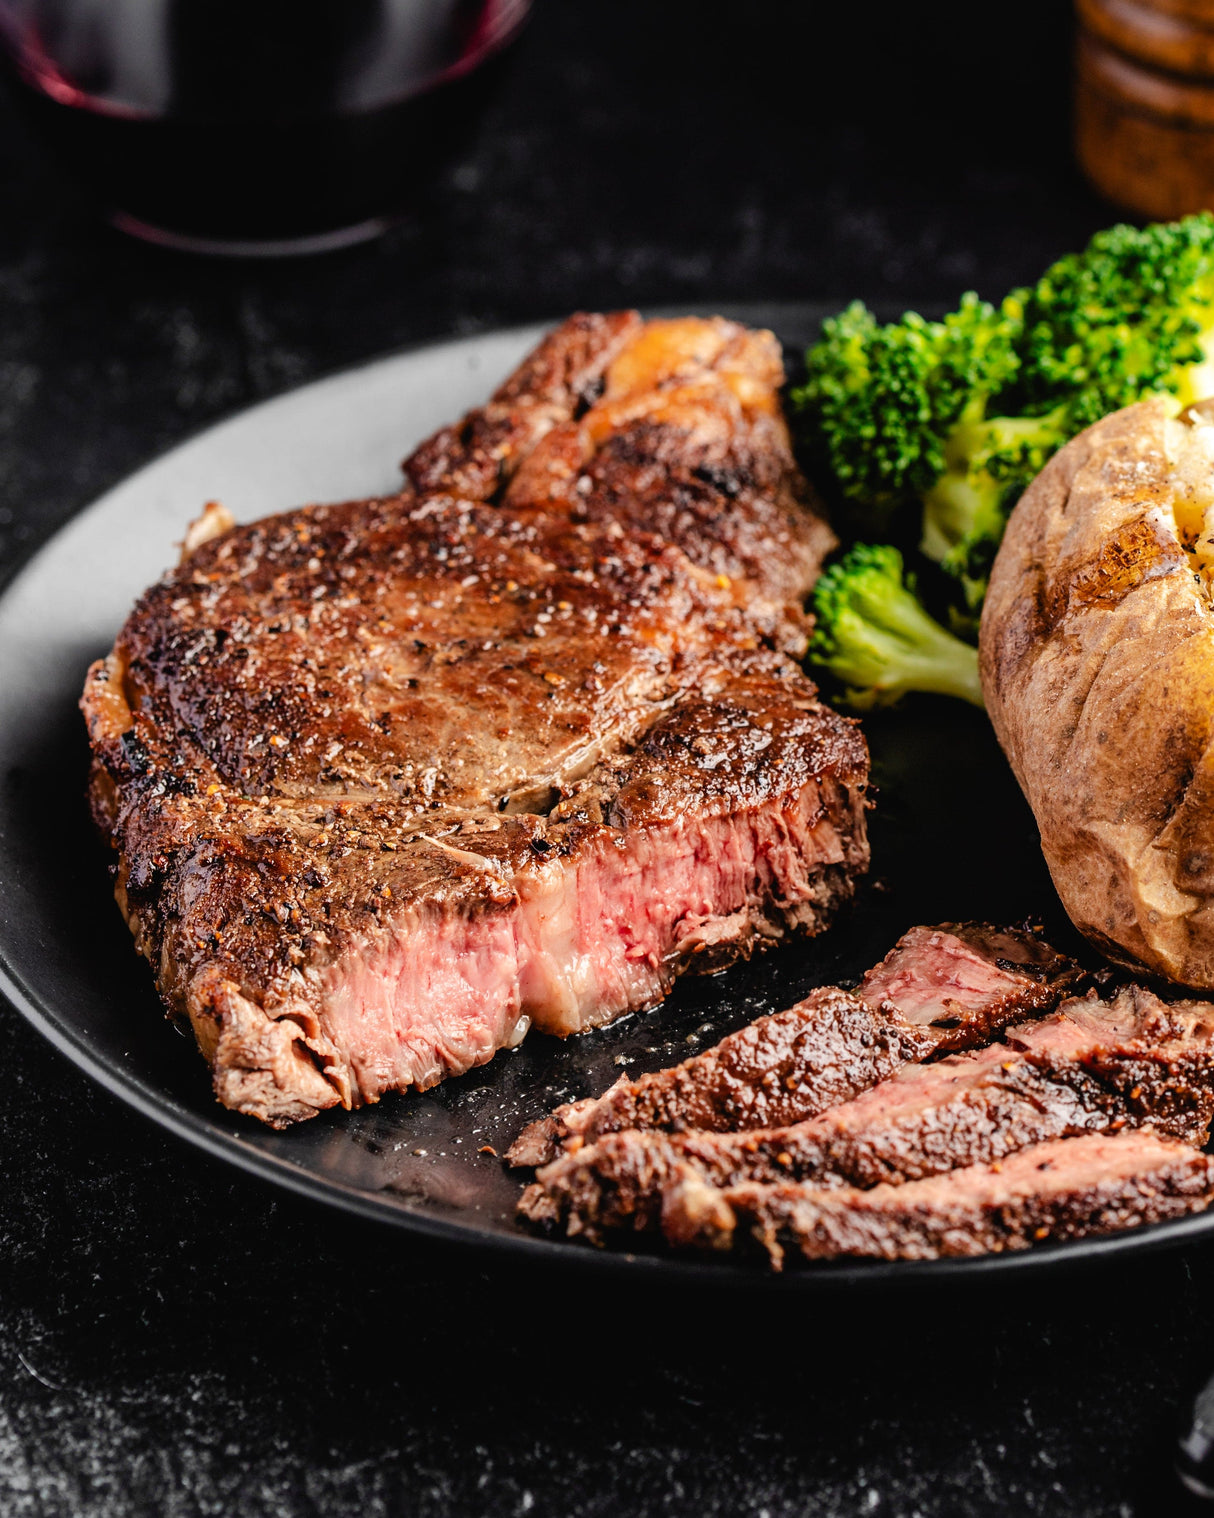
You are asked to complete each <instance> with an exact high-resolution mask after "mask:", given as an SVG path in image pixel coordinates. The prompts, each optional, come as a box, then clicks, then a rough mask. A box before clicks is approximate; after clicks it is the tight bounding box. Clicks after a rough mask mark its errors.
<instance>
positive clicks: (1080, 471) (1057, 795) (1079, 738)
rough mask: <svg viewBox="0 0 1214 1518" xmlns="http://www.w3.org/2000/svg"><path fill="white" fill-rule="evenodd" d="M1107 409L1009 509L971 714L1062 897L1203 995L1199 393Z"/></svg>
mask: <svg viewBox="0 0 1214 1518" xmlns="http://www.w3.org/2000/svg"><path fill="white" fill-rule="evenodd" d="M1172 409H1173V408H1170V407H1169V405H1168V404H1167V403H1166V402H1165V401H1163V400H1148V401H1142V402H1139V403H1138V404H1137V405H1134V406H1129V407H1127V408H1126V409H1125V410H1124V411H1118V412H1115V413H1114V414H1113V415H1111V416H1108V417H1105V418H1104V420H1103V421H1100V422H1098V423H1096V425H1095V426H1093V427H1089V428H1088V429H1087V431H1086V432H1083V433H1081V434H1080V435H1079V436H1078V437H1076V438H1074V439H1073V440H1072V441H1071V442H1070V443H1068V444H1067V445H1066V447H1065V448H1063V449H1062V450H1061V451H1060V452H1059V453H1058V454H1056V455H1055V457H1054V458H1053V459H1052V460H1051V462H1050V463H1049V464H1048V465H1047V466H1046V468H1045V469H1044V470H1042V472H1041V474H1040V475H1038V477H1037V478H1036V480H1034V482H1033V483H1032V485H1030V487H1029V489H1028V490H1027V491H1026V493H1025V494H1024V496H1023V497H1022V499H1021V500H1020V502H1019V503H1018V505H1017V506H1016V508H1015V510H1014V511H1013V512H1012V515H1011V520H1010V522H1009V524H1008V529H1007V533H1006V536H1005V537H1004V539H1003V543H1002V546H1001V547H1000V550H999V553H998V556H997V558H996V560H995V565H994V569H993V571H992V574H991V580H990V589H989V592H988V594H987V598H986V604H985V607H984V609H983V614H982V625H981V635H980V640H979V642H980V648H979V652H980V661H981V674H982V687H983V693H984V696H985V699H986V704H987V709H988V711H989V712H990V716H991V720H992V722H993V723H994V726H995V731H996V732H997V733H998V735H999V741H1000V743H1001V744H1002V745H1003V749H1004V752H1005V753H1006V754H1007V757H1008V759H1009V760H1010V762H1011V765H1012V768H1013V770H1014V771H1015V773H1016V777H1017V779H1018V780H1019V782H1020V785H1021V788H1022V789H1023V791H1024V794H1025V796H1026V797H1027V798H1028V801H1029V804H1030V806H1031V807H1032V809H1033V812H1034V815H1035V817H1036V819H1037V826H1038V828H1039V830H1040V833H1041V846H1042V849H1043V851H1044V853H1045V858H1046V861H1047V863H1048V864H1049V868H1050V873H1051V875H1052V876H1053V879H1054V884H1055V886H1056V887H1057V890H1058V894H1059V896H1060V897H1061V898H1062V902H1063V905H1064V906H1065V907H1066V910H1067V912H1068V913H1069V914H1070V916H1071V918H1072V920H1073V921H1074V923H1075V925H1076V926H1077V927H1078V928H1080V929H1081V930H1082V931H1083V932H1084V933H1085V934H1086V935H1087V936H1088V937H1089V938H1090V939H1091V940H1092V941H1093V942H1094V943H1096V944H1097V945H1098V946H1099V947H1100V948H1101V950H1103V952H1104V953H1105V954H1106V955H1108V957H1109V958H1110V959H1113V960H1115V961H1117V962H1119V963H1121V964H1124V965H1127V966H1130V967H1132V968H1134V969H1135V970H1142V969H1143V968H1145V969H1146V970H1148V971H1150V972H1153V973H1155V974H1158V975H1162V976H1166V977H1168V978H1169V979H1171V980H1174V981H1178V982H1180V983H1182V984H1184V985H1186V986H1194V987H1201V988H1204V989H1207V990H1208V989H1214V402H1203V403H1200V404H1198V405H1197V406H1193V407H1190V408H1189V409H1188V410H1187V411H1186V412H1184V413H1182V414H1181V415H1180V416H1179V417H1175V416H1173V415H1172Z"/></svg>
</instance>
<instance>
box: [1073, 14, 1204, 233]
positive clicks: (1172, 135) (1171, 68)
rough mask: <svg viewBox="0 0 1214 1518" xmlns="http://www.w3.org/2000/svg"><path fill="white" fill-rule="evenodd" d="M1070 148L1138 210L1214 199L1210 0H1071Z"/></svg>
mask: <svg viewBox="0 0 1214 1518" xmlns="http://www.w3.org/2000/svg"><path fill="white" fill-rule="evenodd" d="M1075 8H1076V13H1077V19H1078V23H1079V24H1078V36H1077V43H1076V60H1075V149H1076V153H1077V156H1078V158H1079V163H1080V166H1081V168H1082V169H1083V171H1084V173H1085V174H1086V175H1087V176H1088V178H1089V179H1090V180H1091V181H1092V183H1093V184H1094V185H1095V187H1096V188H1097V189H1098V190H1099V191H1100V192H1101V193H1102V194H1103V195H1106V196H1107V197H1108V198H1109V199H1110V200H1112V201H1114V202H1116V204H1118V205H1119V206H1122V207H1124V208H1125V209H1126V210H1128V211H1132V212H1135V213H1137V214H1138V215H1139V216H1144V217H1153V218H1160V219H1168V220H1170V219H1171V218H1173V217H1177V216H1185V215H1188V214H1189V213H1190V212H1192V211H1201V210H1205V209H1214V0H1075Z"/></svg>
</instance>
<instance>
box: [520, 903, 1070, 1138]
mask: <svg viewBox="0 0 1214 1518" xmlns="http://www.w3.org/2000/svg"><path fill="white" fill-rule="evenodd" d="M1012 956H1015V957H1014V959H1013V957H1012ZM1083 975H1084V972H1083V971H1082V969H1081V968H1080V966H1079V965H1077V964H1076V963H1075V962H1074V961H1073V960H1070V959H1067V958H1066V956H1065V955H1062V954H1059V953H1057V951H1056V950H1054V949H1052V948H1051V947H1050V946H1049V945H1048V944H1047V943H1045V942H1044V941H1043V940H1042V939H1040V938H1039V937H1037V936H1036V935H1034V934H1033V933H1031V932H1029V931H1027V930H1025V929H1021V928H999V927H995V926H992V925H991V924H988V923H945V924H941V925H940V926H937V927H919V928H912V929H910V931H909V932H907V933H904V934H903V936H902V937H901V938H900V939H899V940H898V943H897V945H896V946H895V947H894V949H893V950H891V952H890V953H889V954H887V955H886V957H885V958H884V959H883V960H882V961H881V963H880V964H879V965H876V966H874V967H873V969H871V970H870V971H869V972H868V974H867V975H866V976H865V977H864V980H863V982H862V983H861V985H860V987H859V989H858V991H857V992H856V997H858V998H861V999H863V1001H864V1002H865V1004H866V1005H868V1006H870V1007H872V1008H874V1009H877V1010H879V1013H880V1017H881V1019H882V1021H881V1024H880V1025H881V1027H882V1028H884V1029H886V1030H888V1029H890V1028H893V1027H895V1026H896V1027H898V1028H899V1030H900V1032H899V1034H898V1037H899V1038H900V1040H901V1047H902V1049H903V1051H904V1052H903V1053H902V1055H901V1058H900V1060H895V1061H893V1062H891V1063H890V1064H889V1065H888V1066H887V1067H885V1068H883V1069H880V1070H876V1071H875V1073H873V1074H872V1078H871V1079H866V1078H865V1075H866V1069H867V1067H866V1066H865V1065H864V1063H863V1061H860V1062H859V1063H858V1064H855V1065H854V1068H855V1070H856V1077H857V1083H856V1084H855V1085H853V1086H852V1088H851V1089H850V1090H845V1089H840V1092H839V1094H838V1095H836V1096H834V1097H833V1098H831V1099H830V1100H826V1099H825V1097H826V1094H827V1093H828V1092H829V1091H830V1089H831V1087H830V1085H829V1076H828V1074H827V1073H826V1072H825V1070H824V1066H825V1064H826V1062H827V1061H828V1060H829V1059H835V1060H849V1059H853V1058H854V1050H855V1047H856V1044H855V1042H854V1040H856V1039H863V1038H867V1037H868V1036H869V1030H868V1028H866V1027H865V1026H864V1019H863V1018H862V1017H857V1016H856V1015H855V1014H853V1023H852V1027H851V1028H850V1029H849V1033H850V1036H851V1037H852V1039H853V1042H852V1043H851V1044H848V1043H847V1042H846V1040H844V1042H842V1043H840V1044H839V1045H838V1046H837V1047H833V1046H832V1048H830V1049H827V1048H826V1047H817V1046H816V1045H815V1042H814V1039H813V1038H812V1037H810V1036H809V1031H808V1030H809V1029H810V1028H811V1027H815V1026H816V1025H817V1022H818V1020H819V1019H820V1016H821V1014H820V1013H819V1011H818V1010H817V1008H816V1005H815V1004H814V1000H813V997H811V998H809V999H808V1000H807V1001H806V1002H804V1003H801V1004H799V1005H798V1006H796V1007H793V1008H791V1009H789V1010H788V1011H785V1012H779V1013H775V1014H774V1015H773V1016H771V1017H768V1018H760V1019H759V1020H758V1021H757V1022H755V1023H753V1024H751V1025H750V1027H748V1028H743V1029H742V1030H741V1031H740V1032H738V1033H734V1034H730V1035H729V1036H728V1037H727V1038H725V1039H723V1040H722V1041H721V1043H720V1044H718V1045H717V1046H716V1047H715V1048H713V1049H710V1050H707V1051H706V1052H705V1053H704V1054H702V1055H698V1056H697V1057H696V1058H694V1059H691V1060H687V1061H685V1062H684V1063H683V1064H681V1065H678V1066H675V1067H674V1068H673V1069H668V1070H662V1071H658V1072H656V1073H654V1074H650V1075H644V1076H641V1077H640V1078H639V1079H637V1080H632V1081H629V1080H626V1079H621V1080H620V1081H617V1082H616V1084H615V1085H614V1086H613V1087H612V1088H611V1090H610V1091H608V1092H606V1093H605V1094H604V1095H603V1096H602V1097H600V1098H598V1100H597V1101H583V1102H578V1103H577V1104H575V1106H574V1107H571V1108H563V1107H562V1108H557V1110H556V1111H555V1112H554V1113H552V1114H551V1115H550V1116H549V1117H547V1118H542V1119H540V1120H539V1122H538V1123H534V1124H532V1125H531V1126H530V1127H529V1128H527V1129H526V1130H524V1132H523V1133H522V1134H520V1135H519V1138H518V1139H517V1140H516V1141H515V1143H514V1145H513V1146H512V1147H511V1149H510V1151H509V1154H508V1156H507V1158H508V1159H509V1161H510V1163H511V1164H512V1165H516V1166H523V1165H543V1164H548V1163H550V1162H551V1161H552V1160H554V1159H555V1158H556V1157H557V1155H558V1154H559V1153H560V1150H561V1147H562V1146H563V1145H564V1144H566V1143H569V1144H571V1145H576V1144H578V1143H581V1142H593V1141H594V1140H595V1139H596V1138H597V1137H599V1136H600V1135H602V1134H604V1133H610V1132H617V1131H619V1130H622V1129H625V1128H646V1129H661V1130H670V1131H678V1130H680V1129H696V1128H699V1129H709V1130H712V1131H727V1130H729V1129H733V1128H761V1127H770V1126H773V1125H775V1124H777V1123H786V1122H796V1121H798V1120H799V1119H801V1118H807V1117H812V1116H814V1115H815V1114H816V1113H818V1112H822V1111H824V1110H825V1108H826V1107H828V1106H831V1105H833V1104H834V1103H835V1102H839V1101H846V1100H848V1099H849V1098H850V1097H851V1096H854V1095H856V1094H858V1092H859V1091H861V1090H863V1089H864V1088H865V1086H866V1085H871V1084H873V1082H874V1081H876V1080H880V1079H882V1078H883V1077H884V1076H885V1075H887V1074H889V1073H890V1071H891V1070H892V1069H893V1068H894V1066H895V1065H896V1064H897V1063H899V1062H902V1061H906V1060H923V1059H927V1058H929V1057H931V1056H932V1055H935V1054H938V1053H943V1052H947V1051H951V1050H956V1049H965V1048H972V1047H973V1046H974V1045H976V1044H979V1043H985V1042H986V1041H987V1040H988V1039H989V1038H990V1037H992V1035H993V1034H995V1033H997V1032H998V1030H999V1029H1000V1028H1002V1027H1004V1026H1006V1025H1007V1024H1008V1023H1009V1022H1011V1021H1013V1020H1014V1019H1016V1018H1020V1017H1025V1016H1031V1015H1033V1014H1036V1013H1045V1012H1048V1011H1050V1010H1052V1009H1053V1008H1054V1007H1055V1006H1057V1004H1058V1002H1059V1000H1060V999H1061V998H1062V997H1063V996H1064V995H1066V994H1068V993H1069V992H1070V991H1072V990H1073V989H1074V988H1075V987H1076V986H1077V985H1079V984H1080V983H1081V981H1082V979H1083ZM829 990H830V988H827V991H829ZM827 991H824V992H821V993H815V995H826V994H827ZM832 1005H833V1004H832ZM908 1023H909V1024H910V1025H911V1027H913V1028H915V1029H918V1030H920V1031H921V1035H922V1036H921V1037H920V1038H915V1037H913V1036H912V1035H911V1031H910V1028H908V1026H907V1024H908ZM873 1068H874V1069H875V1067H873ZM773 1092H775V1093H777V1095H776V1097H774V1098H773V1096H772V1093H773ZM784 1093H787V1094H784ZM777 1111H779V1112H780V1113H781V1114H782V1115H781V1116H776V1112H777Z"/></svg>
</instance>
